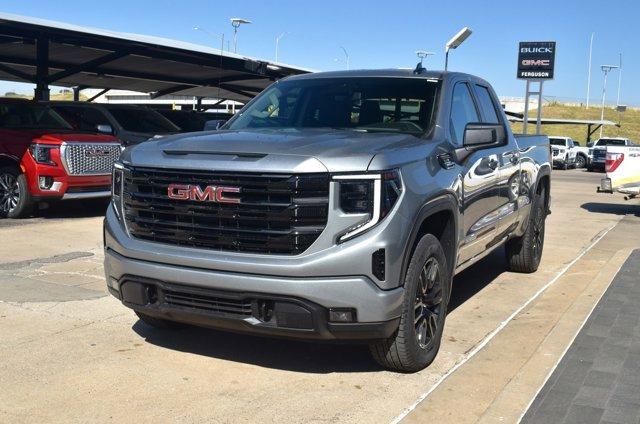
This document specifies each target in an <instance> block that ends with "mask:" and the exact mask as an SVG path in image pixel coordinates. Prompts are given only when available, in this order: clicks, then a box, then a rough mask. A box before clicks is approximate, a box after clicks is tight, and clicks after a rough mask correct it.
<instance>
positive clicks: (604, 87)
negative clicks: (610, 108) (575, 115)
mask: <svg viewBox="0 0 640 424" xmlns="http://www.w3.org/2000/svg"><path fill="white" fill-rule="evenodd" d="M600 69H602V73H603V74H604V83H603V84H602V111H601V112H600V120H601V121H604V101H605V98H606V96H607V75H608V74H609V72H610V71H611V70H612V69H618V66H616V65H602V66H600ZM603 126H604V125H600V138H602V127H603Z"/></svg>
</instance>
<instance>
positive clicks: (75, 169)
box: [60, 142, 122, 175]
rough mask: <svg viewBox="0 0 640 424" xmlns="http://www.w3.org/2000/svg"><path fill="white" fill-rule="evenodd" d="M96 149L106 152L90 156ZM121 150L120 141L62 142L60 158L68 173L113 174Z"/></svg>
mask: <svg viewBox="0 0 640 424" xmlns="http://www.w3.org/2000/svg"><path fill="white" fill-rule="evenodd" d="M94 149H101V150H103V151H104V152H106V154H105V155H104V156H89V155H88V153H89V152H91V151H92V150H94ZM121 151H122V148H121V146H120V144H119V143H74V142H71V143H62V146H61V147H60V158H61V159H62V166H64V169H65V171H67V174H68V175H111V172H112V170H113V164H114V163H115V162H116V161H117V160H118V158H119V157H120V152H121Z"/></svg>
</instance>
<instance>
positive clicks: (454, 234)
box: [400, 194, 459, 285]
mask: <svg viewBox="0 0 640 424" xmlns="http://www.w3.org/2000/svg"><path fill="white" fill-rule="evenodd" d="M458 211H459V208H458V202H457V201H456V198H455V197H454V196H453V195H452V194H442V195H440V196H438V197H435V198H433V199H430V200H428V201H427V202H425V203H424V204H423V205H422V206H421V207H420V209H419V211H418V213H417V214H416V216H415V219H414V220H413V227H412V229H411V233H410V234H409V238H408V240H407V243H406V245H405V249H404V255H403V259H402V271H401V273H400V282H401V284H402V285H404V279H405V276H406V273H407V268H408V267H409V262H410V261H411V256H412V255H413V252H414V251H415V249H416V246H417V244H418V242H419V241H420V239H421V238H422V236H423V235H425V234H433V235H434V236H435V237H436V238H437V239H438V240H439V241H440V243H441V245H442V249H443V250H444V253H445V257H446V258H447V261H448V263H447V267H448V268H449V271H450V275H453V269H454V268H455V263H456V258H457V255H458V228H459V226H458V217H459V213H458Z"/></svg>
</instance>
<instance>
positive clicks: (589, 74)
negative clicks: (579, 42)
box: [587, 32, 593, 109]
mask: <svg viewBox="0 0 640 424" xmlns="http://www.w3.org/2000/svg"><path fill="white" fill-rule="evenodd" d="M592 53H593V32H592V33H591V42H590V43H589V68H588V69H587V109H589V95H590V94H591V93H590V92H591V54H592Z"/></svg>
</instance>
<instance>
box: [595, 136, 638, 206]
mask: <svg viewBox="0 0 640 424" xmlns="http://www.w3.org/2000/svg"><path fill="white" fill-rule="evenodd" d="M605 171H606V172H607V176H606V177H605V178H603V179H602V180H600V187H598V192H599V193H613V192H618V193H622V194H625V195H626V196H625V198H624V199H625V200H629V199H633V198H635V197H637V196H639V195H640V147H633V146H628V147H624V146H609V147H606V159H605Z"/></svg>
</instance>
